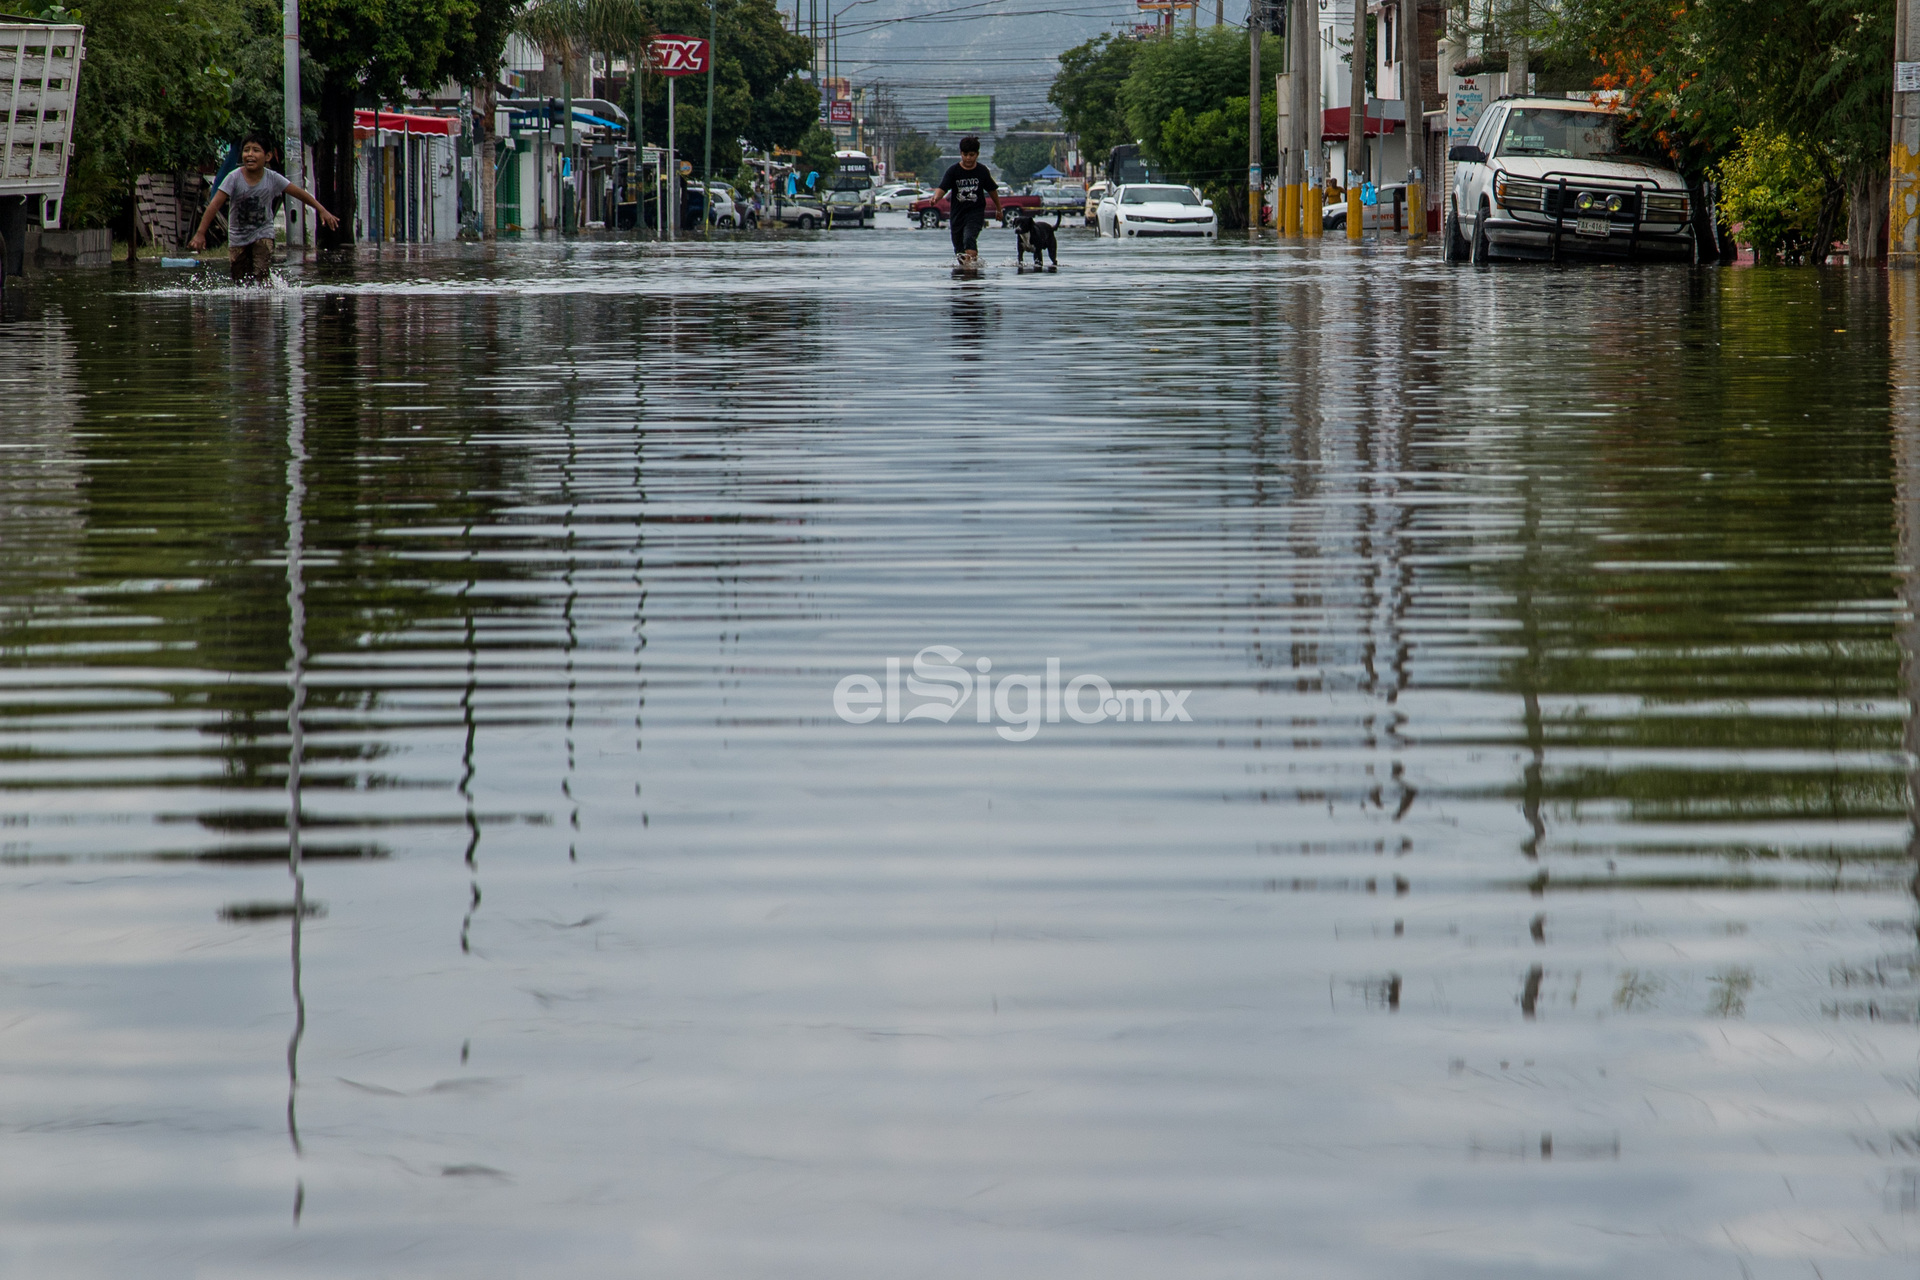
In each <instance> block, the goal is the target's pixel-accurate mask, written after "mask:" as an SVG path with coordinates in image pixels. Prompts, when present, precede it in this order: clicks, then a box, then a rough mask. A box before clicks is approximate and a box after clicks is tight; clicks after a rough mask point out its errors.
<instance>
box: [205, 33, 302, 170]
mask: <svg viewBox="0 0 1920 1280" xmlns="http://www.w3.org/2000/svg"><path fill="white" fill-rule="evenodd" d="M239 14H240V19H241V21H240V28H239V31H238V32H237V33H236V36H235V38H234V44H233V52H232V55H231V58H232V64H233V79H232V81H231V83H230V85H229V89H228V96H227V108H228V114H227V123H226V128H225V133H224V140H225V141H226V142H229V143H234V142H238V141H239V140H240V139H242V138H244V137H246V136H247V135H248V134H249V133H260V134H265V135H266V136H267V137H269V138H271V139H273V143H274V149H275V150H276V151H279V152H280V153H281V154H282V155H284V154H285V153H286V146H285V143H286V139H285V137H284V134H285V132H286V114H287V113H286V105H285V102H286V99H285V97H284V93H285V90H284V88H283V81H282V79H281V75H280V68H281V64H282V59H283V57H284V55H285V45H284V44H283V43H282V41H281V32H282V28H281V25H280V24H281V10H280V5H279V4H278V3H277V0H240V4H239ZM321 74H322V73H321V69H320V64H319V63H318V62H315V61H314V59H313V55H312V54H310V53H307V52H306V51H305V50H304V49H303V50H302V51H301V56H300V83H301V84H302V85H303V86H305V85H310V84H318V83H319V82H320V76H321ZM302 96H303V98H304V99H305V100H304V101H303V102H302V103H301V111H300V136H301V137H302V138H312V137H314V136H316V135H317V134H318V133H319V130H320V113H319V111H318V110H317V109H316V104H315V102H314V101H313V99H312V98H311V97H310V96H308V95H304V94H303V95H302Z"/></svg>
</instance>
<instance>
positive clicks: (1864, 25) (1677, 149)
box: [1549, 0, 1893, 260]
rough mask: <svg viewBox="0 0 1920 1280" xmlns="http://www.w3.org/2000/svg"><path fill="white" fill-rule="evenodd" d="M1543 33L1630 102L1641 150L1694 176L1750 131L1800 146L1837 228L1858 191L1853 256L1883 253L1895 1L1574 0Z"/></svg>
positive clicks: (1820, 247) (1851, 232) (1819, 252)
mask: <svg viewBox="0 0 1920 1280" xmlns="http://www.w3.org/2000/svg"><path fill="white" fill-rule="evenodd" d="M1549 34H1550V37H1551V39H1552V40H1553V41H1554V42H1556V43H1557V45H1558V46H1559V49H1558V51H1557V55H1558V56H1559V57H1561V58H1564V59H1566V60H1568V61H1572V60H1574V59H1576V58H1581V57H1587V58H1591V59H1592V60H1594V61H1595V62H1597V63H1598V64H1599V65H1600V68H1601V71H1600V74H1599V76H1598V77H1597V79H1596V81H1595V87H1596V88H1601V89H1614V90H1618V91H1620V92H1621V93H1622V94H1623V95H1624V99H1625V104H1626V110H1627V112H1628V114H1629V118H1630V119H1631V121H1632V125H1633V130H1634V133H1635V134H1636V135H1637V136H1636V141H1638V142H1639V143H1641V144H1642V145H1647V146H1654V147H1658V148H1659V149H1661V150H1663V151H1664V152H1665V153H1666V154H1668V155H1670V156H1671V157H1673V159H1674V161H1675V163H1676V164H1678V165H1679V166H1680V167H1681V168H1682V169H1683V170H1684V171H1685V172H1687V173H1689V174H1691V175H1696V176H1698V175H1704V174H1705V173H1706V172H1707V171H1708V170H1709V169H1710V168H1711V167H1712V166H1713V165H1714V164H1715V163H1716V162H1718V161H1720V160H1721V159H1723V158H1725V157H1726V156H1727V155H1729V154H1730V153H1731V152H1732V151H1733V150H1734V148H1735V147H1736V146H1737V145H1738V142H1739V136H1740V131H1741V130H1742V129H1744V128H1755V127H1764V128H1765V129H1767V130H1769V131H1771V132H1774V133H1779V134H1784V135H1786V136H1787V137H1789V138H1791V139H1793V140H1794V141H1795V143H1796V144H1797V145H1799V146H1800V147H1802V148H1803V149H1804V150H1805V151H1806V153H1807V154H1808V155H1809V156H1810V157H1811V158H1812V160H1813V162H1814V163H1815V165H1816V166H1817V167H1819V168H1820V169H1821V171H1822V176H1823V181H1824V183H1825V190H1824V191H1823V194H1822V208H1823V215H1824V217H1825V218H1826V219H1827V221H1828V222H1829V224H1832V223H1834V222H1835V220H1836V219H1837V218H1838V216H1839V211H1840V209H1841V207H1842V204H1843V196H1845V195H1849V194H1850V195H1851V197H1852V216H1851V221H1850V224H1849V227H1848V235H1847V239H1848V241H1849V243H1850V245H1851V247H1852V248H1853V251H1854V256H1855V258H1856V259H1859V258H1863V257H1864V258H1872V257H1877V256H1878V253H1879V245H1880V240H1881V238H1882V237H1883V236H1884V234H1885V227H1886V223H1885V218H1886V203H1887V195H1886V184H1887V151H1888V146H1887V138H1888V136H1889V129H1890V115H1891V110H1892V105H1891V104H1892V88H1893V85H1892V74H1893V0H1849V2H1848V3H1844V4H1843V3H1841V0H1770V2H1769V3H1766V4H1760V3H1756V2H1754V0H1740V2H1730V3H1725V4H1707V3H1701V2H1700V0H1566V2H1565V4H1564V5H1562V6H1561V8H1560V10H1559V13H1558V16H1557V18H1556V20H1555V21H1554V23H1553V25H1552V27H1551V28H1550V32H1549ZM1816 241H1817V243H1816V245H1815V247H1814V251H1813V254H1812V256H1813V257H1814V258H1815V259H1816V260H1818V259H1819V258H1822V257H1824V239H1822V238H1821V237H1820V236H1818V235H1816Z"/></svg>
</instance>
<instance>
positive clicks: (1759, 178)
mask: <svg viewBox="0 0 1920 1280" xmlns="http://www.w3.org/2000/svg"><path fill="white" fill-rule="evenodd" d="M1714 177H1715V178H1717V179H1718V180H1719V182H1720V187H1721V192H1722V197H1723V203H1722V205H1721V208H1722V210H1723V211H1724V213H1725V215H1726V217H1727V218H1728V219H1729V220H1730V221H1732V222H1735V223H1738V224H1739V228H1740V235H1741V238H1742V239H1744V240H1745V241H1746V242H1747V243H1748V244H1749V245H1751V246H1752V247H1753V256H1754V259H1755V260H1756V261H1759V262H1779V261H1780V260H1781V259H1782V258H1785V259H1786V261H1787V262H1789V263H1793V264H1798V263H1799V262H1801V261H1803V260H1804V259H1805V258H1806V257H1807V255H1808V251H1809V250H1810V249H1812V248H1813V247H1814V245H1815V243H1816V237H1817V236H1818V235H1819V234H1820V231H1821V229H1822V227H1823V226H1831V223H1829V222H1827V221H1826V220H1825V219H1823V218H1822V217H1821V213H1822V208H1823V206H1824V204H1825V198H1824V197H1825V192H1826V186H1827V183H1826V180H1825V177H1824V175H1823V174H1822V173H1821V167H1820V164H1819V162H1818V161H1817V160H1816V158H1815V157H1814V156H1813V155H1812V153H1810V152H1809V151H1808V150H1807V148H1806V147H1805V146H1803V145H1802V144H1800V143H1798V142H1796V141H1795V140H1794V139H1792V138H1789V137H1788V136H1787V135H1786V134H1784V133H1777V132H1774V131H1773V130H1770V129H1764V128H1761V129H1743V130H1741V131H1740V145H1739V147H1738V149H1736V150H1735V151H1734V153H1733V154H1732V155H1730V156H1728V157H1727V158H1726V159H1725V160H1722V161H1721V162H1720V163H1719V165H1718V166H1716V167H1715V169H1714Z"/></svg>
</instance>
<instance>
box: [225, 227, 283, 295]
mask: <svg viewBox="0 0 1920 1280" xmlns="http://www.w3.org/2000/svg"><path fill="white" fill-rule="evenodd" d="M227 266H228V268H229V269H230V270H231V271H232V272H233V282H234V283H235V284H243V283H245V282H246V281H248V280H253V281H256V282H258V283H260V284H265V283H266V282H267V277H268V275H269V273H270V272H272V270H273V237H272V236H262V237H261V238H260V239H258V240H255V241H254V242H253V243H252V244H242V245H230V246H228V248H227Z"/></svg>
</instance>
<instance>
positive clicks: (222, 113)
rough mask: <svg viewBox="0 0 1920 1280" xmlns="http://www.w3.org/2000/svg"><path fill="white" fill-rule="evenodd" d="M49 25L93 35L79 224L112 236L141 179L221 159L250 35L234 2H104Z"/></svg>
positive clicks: (73, 203)
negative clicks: (236, 55)
mask: <svg viewBox="0 0 1920 1280" xmlns="http://www.w3.org/2000/svg"><path fill="white" fill-rule="evenodd" d="M39 16H42V17H46V18H48V19H50V20H54V21H61V22H81V23H84V24H85V25H86V27H87V34H86V41H87V60H86V63H85V65H84V66H83V67H82V68H81V71H80V88H79V98H78V101H77V102H76V103H75V106H74V113H73V144H72V145H73V151H72V161H71V163H70V165H69V170H68V175H67V199H66V206H65V213H66V218H67V220H68V221H69V222H70V223H71V224H73V225H76V226H94V227H97V226H105V225H106V224H107V223H108V222H109V221H112V220H114V219H116V218H119V217H121V216H122V215H124V214H125V213H126V212H127V211H128V209H129V208H130V206H131V204H132V200H133V187H134V182H135V181H136V180H137V179H138V178H139V176H140V175H141V174H143V173H147V172H151V171H155V170H171V169H174V168H179V167H188V166H196V165H198V164H200V163H201V162H202V161H203V160H205V159H206V158H207V157H208V156H209V155H211V154H213V153H214V151H215V150H216V148H217V147H218V146H219V144H220V142H221V140H222V138H223V136H224V131H225V129H226V126H227V120H228V100H229V96H230V92H231V87H232V83H233V77H234V72H233V68H232V66H231V64H230V62H229V57H230V55H231V54H232V52H233V45H234V41H235V37H236V35H237V33H238V32H239V30H240V28H241V25H242V19H241V15H240V13H239V11H238V10H237V9H236V8H235V7H234V6H233V5H232V4H231V3H230V2H229V0H100V2H99V3H97V4H88V5H87V6H86V7H85V8H84V9H75V10H65V9H48V10H45V11H43V12H42V13H41V14H40V15H39ZM275 61H276V63H277V62H278V59H275Z"/></svg>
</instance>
